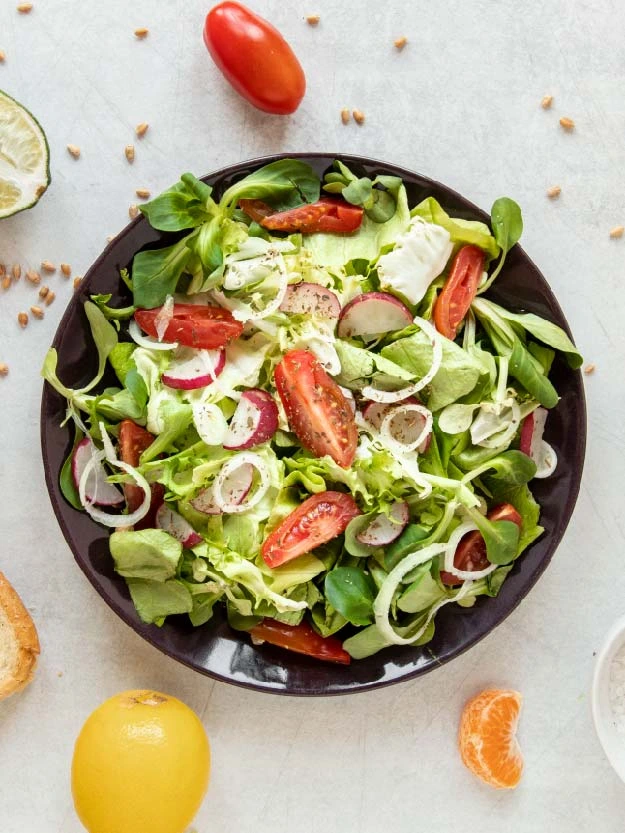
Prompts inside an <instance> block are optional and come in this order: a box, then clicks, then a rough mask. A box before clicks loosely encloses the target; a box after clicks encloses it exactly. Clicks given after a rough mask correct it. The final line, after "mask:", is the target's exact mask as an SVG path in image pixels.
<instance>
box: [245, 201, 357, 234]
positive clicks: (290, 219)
mask: <svg viewBox="0 0 625 833" xmlns="http://www.w3.org/2000/svg"><path fill="white" fill-rule="evenodd" d="M239 205H240V206H241V208H242V209H243V211H245V213H246V214H247V215H248V216H249V217H251V218H252V220H256V222H257V223H259V224H260V225H261V226H263V228H266V229H269V230H270V231H285V232H296V231H300V232H302V233H303V234H313V233H314V232H318V231H324V232H335V233H337V234H340V233H343V234H346V233H349V232H352V231H356V229H358V228H360V224H361V223H362V217H363V213H364V212H363V209H362V208H361V206H359V205H351V203H348V202H346V201H345V200H338V199H333V198H332V197H321V199H320V200H318V201H317V202H313V203H309V204H307V205H298V206H297V208H290V209H289V210H288V211H274V210H273V209H272V208H271V206H270V205H267V203H265V202H263V201H262V200H241V201H240V202H239Z"/></svg>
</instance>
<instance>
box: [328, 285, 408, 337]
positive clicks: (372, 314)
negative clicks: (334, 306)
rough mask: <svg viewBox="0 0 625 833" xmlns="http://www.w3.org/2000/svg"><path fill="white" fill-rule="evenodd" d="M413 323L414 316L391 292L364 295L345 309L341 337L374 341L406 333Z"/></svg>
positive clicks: (342, 315)
mask: <svg viewBox="0 0 625 833" xmlns="http://www.w3.org/2000/svg"><path fill="white" fill-rule="evenodd" d="M409 324H412V314H411V312H410V310H409V309H408V307H407V306H406V305H405V304H404V303H402V302H401V301H400V300H399V298H396V297H395V296H394V295H391V294H390V293H388V292H364V293H363V294H362V295H356V297H355V298H352V300H351V301H350V302H349V303H348V304H346V305H345V306H344V307H343V311H342V312H341V317H340V319H339V326H338V329H337V335H338V337H339V338H352V337H353V336H360V337H361V338H363V339H364V340H365V341H373V339H375V338H377V337H378V336H381V335H384V333H391V332H393V331H394V330H403V329H404V327H407V326H408V325H409Z"/></svg>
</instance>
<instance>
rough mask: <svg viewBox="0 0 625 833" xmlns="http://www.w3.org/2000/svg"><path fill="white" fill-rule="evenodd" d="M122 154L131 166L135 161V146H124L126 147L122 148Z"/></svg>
mask: <svg viewBox="0 0 625 833" xmlns="http://www.w3.org/2000/svg"><path fill="white" fill-rule="evenodd" d="M124 154H125V156H126V159H127V160H128V161H129V162H130V164H131V165H132V163H133V162H134V161H135V146H134V145H126V147H125V148H124Z"/></svg>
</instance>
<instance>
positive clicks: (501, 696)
mask: <svg viewBox="0 0 625 833" xmlns="http://www.w3.org/2000/svg"><path fill="white" fill-rule="evenodd" d="M521 702H522V697H521V694H519V692H518V691H512V690H504V689H487V690H486V691H483V692H481V693H480V694H478V695H477V696H476V697H474V698H473V699H472V700H469V702H468V703H467V704H466V705H465V707H464V710H463V712H462V717H461V718H460V730H459V734H458V745H459V748H460V755H461V757H462V761H463V763H464V764H465V766H466V767H467V768H468V769H469V770H470V771H471V772H472V773H473V774H474V775H476V776H477V777H478V778H480V779H481V780H482V781H484V782H485V783H487V784H489V785H490V786H492V787H495V788H496V789H512V788H514V787H516V786H517V784H518V783H519V781H520V780H521V775H522V773H523V757H522V755H521V749H520V747H519V744H518V741H517V739H516V728H517V724H518V721H519V712H520V710H521Z"/></svg>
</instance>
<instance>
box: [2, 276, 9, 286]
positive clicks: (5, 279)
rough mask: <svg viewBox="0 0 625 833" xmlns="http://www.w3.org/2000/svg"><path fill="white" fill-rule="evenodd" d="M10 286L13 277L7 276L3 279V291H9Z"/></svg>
mask: <svg viewBox="0 0 625 833" xmlns="http://www.w3.org/2000/svg"><path fill="white" fill-rule="evenodd" d="M10 286H11V277H10V275H5V276H4V277H3V278H2V288H3V289H8V288H9V287H10Z"/></svg>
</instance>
